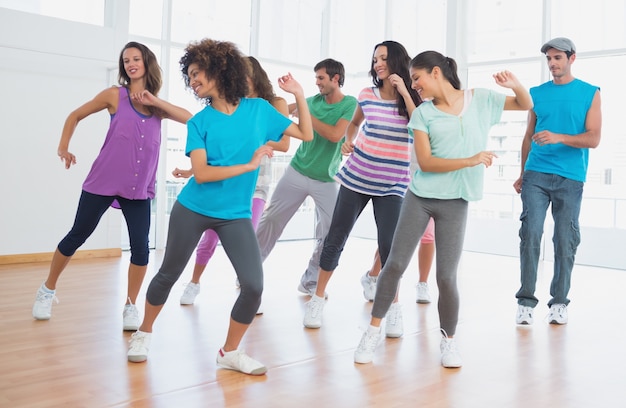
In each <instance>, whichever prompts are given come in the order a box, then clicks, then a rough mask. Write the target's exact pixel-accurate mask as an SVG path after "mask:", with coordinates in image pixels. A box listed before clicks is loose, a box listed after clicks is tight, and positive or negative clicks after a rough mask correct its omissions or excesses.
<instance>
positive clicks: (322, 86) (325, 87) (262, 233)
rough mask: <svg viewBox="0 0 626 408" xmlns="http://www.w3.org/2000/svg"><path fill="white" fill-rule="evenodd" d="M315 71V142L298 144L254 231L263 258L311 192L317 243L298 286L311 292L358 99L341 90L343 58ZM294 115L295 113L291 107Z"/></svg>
mask: <svg viewBox="0 0 626 408" xmlns="http://www.w3.org/2000/svg"><path fill="white" fill-rule="evenodd" d="M314 71H315V78H316V80H315V84H316V85H317V87H318V88H319V90H320V92H319V94H317V95H315V96H312V97H309V98H307V102H308V105H309V110H310V112H311V119H312V121H313V134H314V135H313V140H312V141H310V142H303V143H302V144H300V146H299V147H298V150H297V151H296V154H295V155H294V157H293V159H292V160H291V163H290V165H289V166H288V167H287V169H286V171H285V174H284V175H283V177H282V178H281V179H280V180H279V182H278V185H277V186H276V189H275V190H274V193H273V194H272V197H271V199H270V202H269V205H268V207H267V208H266V209H265V211H264V212H263V215H262V216H261V221H260V222H259V226H258V228H257V231H256V236H257V239H258V241H259V247H260V248H261V256H262V257H263V260H265V259H266V258H267V257H268V255H269V254H270V252H271V251H272V249H273V248H274V245H275V244H276V241H277V240H278V238H279V237H280V235H281V234H282V232H283V230H284V228H285V226H286V225H287V223H288V222H289V220H290V219H291V218H292V217H293V215H294V214H295V213H296V211H297V210H298V208H300V206H301V205H302V203H303V202H304V200H305V199H306V198H307V196H311V197H312V198H313V201H314V202H315V213H316V217H315V219H316V225H315V240H316V244H315V249H314V251H313V255H312V256H311V259H310V260H309V265H308V266H307V269H306V271H305V272H304V274H303V275H302V278H301V279H300V285H299V286H298V290H300V291H301V292H303V293H306V294H309V295H311V294H313V293H314V292H315V286H316V285H317V271H318V269H319V259H320V254H321V252H322V247H323V244H324V238H325V237H326V233H327V232H328V228H329V226H330V219H331V217H332V215H333V211H334V208H335V201H336V199H337V191H338V187H337V183H336V182H335V180H334V176H335V173H337V170H338V169H339V165H340V163H341V157H342V156H341V144H342V141H343V138H344V134H345V132H346V129H347V128H348V124H349V123H350V120H351V119H352V114H353V113H354V110H355V109H356V106H357V100H356V98H355V97H353V96H349V95H344V94H343V92H342V91H341V87H342V86H343V81H344V78H345V70H344V67H343V64H342V63H341V62H339V61H335V60H333V59H330V58H329V59H325V60H323V61H320V62H319V63H317V65H315V68H314ZM290 113H291V114H293V115H295V116H297V111H295V110H293V109H292V107H291V106H290Z"/></svg>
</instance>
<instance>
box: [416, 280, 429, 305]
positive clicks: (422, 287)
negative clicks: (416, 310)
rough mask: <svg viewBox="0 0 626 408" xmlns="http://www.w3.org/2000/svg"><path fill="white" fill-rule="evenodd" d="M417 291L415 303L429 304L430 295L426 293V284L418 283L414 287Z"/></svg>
mask: <svg viewBox="0 0 626 408" xmlns="http://www.w3.org/2000/svg"><path fill="white" fill-rule="evenodd" d="M415 289H416V291H417V297H416V300H415V302H416V303H430V293H429V292H428V283H426V282H418V283H417V286H416V287H415Z"/></svg>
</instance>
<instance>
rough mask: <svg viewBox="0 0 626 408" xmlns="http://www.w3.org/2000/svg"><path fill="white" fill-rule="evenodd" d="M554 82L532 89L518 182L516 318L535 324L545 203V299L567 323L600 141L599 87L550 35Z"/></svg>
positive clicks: (553, 318)
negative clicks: (592, 156) (548, 267)
mask: <svg viewBox="0 0 626 408" xmlns="http://www.w3.org/2000/svg"><path fill="white" fill-rule="evenodd" d="M541 52H542V53H543V54H545V56H546V60H547V63H548V68H549V69H550V73H551V75H552V78H553V79H552V81H548V82H546V83H544V84H542V85H540V86H537V87H534V88H531V89H530V95H531V96H532V98H533V103H534V107H533V109H532V110H530V111H529V113H528V125H527V128H526V133H525V135H524V140H523V142H522V156H521V164H522V174H521V175H520V178H519V179H517V181H515V183H514V184H513V187H514V188H515V190H516V191H517V192H518V193H521V198H522V205H523V208H522V214H521V216H520V221H521V223H522V225H521V227H520V230H519V236H520V267H521V287H520V289H519V291H518V292H517V294H516V295H515V297H516V298H517V303H518V310H517V317H516V322H517V324H532V322H533V309H534V307H535V306H536V305H537V303H538V299H537V298H536V297H535V285H536V281H537V267H538V264H539V252H540V245H541V236H542V235H543V224H544V220H545V218H546V212H547V210H548V206H549V205H552V217H553V219H554V236H553V242H554V275H553V277H552V282H551V284H550V295H551V299H550V300H549V302H548V306H549V307H550V314H549V318H548V321H549V323H551V324H566V323H567V318H568V316H567V305H568V304H569V302H570V301H569V299H568V298H567V294H568V292H569V289H570V282H571V276H572V269H573V267H574V258H575V256H576V249H577V247H578V244H579V243H580V229H579V225H578V215H579V213H580V204H581V201H582V194H583V185H584V182H585V179H586V175H587V167H588V162H589V148H595V147H597V146H598V144H599V143H600V130H601V125H602V113H601V110H600V89H599V88H598V87H597V86H593V85H590V84H588V83H586V82H583V81H581V80H579V79H576V78H575V77H574V76H573V75H572V72H571V68H572V64H573V63H574V61H575V60H576V47H575V46H574V43H573V42H572V41H571V40H570V39H568V38H564V37H557V38H553V39H552V40H550V41H548V42H547V43H545V44H544V45H543V46H542V47H541Z"/></svg>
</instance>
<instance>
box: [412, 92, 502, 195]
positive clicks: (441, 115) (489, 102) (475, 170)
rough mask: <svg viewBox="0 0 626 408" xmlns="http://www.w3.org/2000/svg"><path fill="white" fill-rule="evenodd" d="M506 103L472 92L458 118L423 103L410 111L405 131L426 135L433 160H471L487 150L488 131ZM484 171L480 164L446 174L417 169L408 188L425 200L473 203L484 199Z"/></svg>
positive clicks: (490, 94)
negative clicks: (464, 158)
mask: <svg viewBox="0 0 626 408" xmlns="http://www.w3.org/2000/svg"><path fill="white" fill-rule="evenodd" d="M466 92H471V91H466ZM466 100H467V99H466ZM505 100H506V95H504V94H501V93H498V92H495V91H491V90H488V89H482V88H477V89H474V92H473V95H472V97H471V102H470V103H469V105H467V106H465V107H464V110H463V112H462V113H461V115H459V116H457V115H451V114H449V113H445V112H442V111H440V110H439V109H437V107H436V106H435V105H434V104H433V103H432V102H430V101H429V102H423V103H422V104H420V106H418V107H417V109H415V110H414V111H413V114H412V115H411V120H410V121H409V124H408V127H409V129H414V130H421V131H423V132H426V133H427V134H428V138H429V140H430V149H431V152H432V155H433V156H435V157H441V158H444V159H459V158H463V157H470V156H473V155H475V154H476V153H479V152H482V151H484V150H486V148H487V137H488V135H489V130H490V129H491V127H492V126H493V125H495V124H496V123H498V122H500V117H501V116H502V111H503V110H504V101H505ZM484 171H485V166H483V165H482V164H481V165H478V166H474V167H466V168H463V169H460V170H456V171H449V172H445V173H431V172H425V171H422V170H420V169H418V170H417V171H416V172H415V174H414V176H413V178H412V179H411V185H410V186H409V188H410V189H411V191H412V192H413V193H415V195H417V196H419V197H424V198H437V199H441V200H451V199H457V198H462V199H464V200H466V201H476V200H480V199H481V198H482V196H483V184H484Z"/></svg>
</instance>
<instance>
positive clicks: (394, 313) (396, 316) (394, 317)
mask: <svg viewBox="0 0 626 408" xmlns="http://www.w3.org/2000/svg"><path fill="white" fill-rule="evenodd" d="M386 317H387V322H388V324H390V325H392V326H395V325H397V324H398V321H399V320H400V319H401V317H402V314H401V313H400V305H395V306H392V307H391V308H390V309H389V311H388V312H387V316H386Z"/></svg>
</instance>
